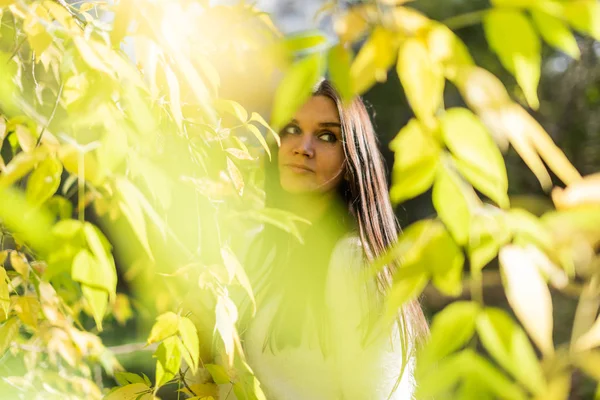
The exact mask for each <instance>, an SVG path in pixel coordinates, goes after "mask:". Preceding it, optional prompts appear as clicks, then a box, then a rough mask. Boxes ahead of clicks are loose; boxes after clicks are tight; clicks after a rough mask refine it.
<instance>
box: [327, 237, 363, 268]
mask: <svg viewBox="0 0 600 400" xmlns="http://www.w3.org/2000/svg"><path fill="white" fill-rule="evenodd" d="M349 261H350V262H352V264H353V265H354V264H364V262H365V261H366V255H365V250H364V247H363V244H362V241H361V240H360V237H359V235H358V232H355V231H351V232H348V233H347V234H345V235H344V236H342V237H341V238H340V239H339V240H338V241H337V243H336V244H335V247H334V248H333V252H332V253H331V262H330V265H335V264H339V263H340V262H349Z"/></svg>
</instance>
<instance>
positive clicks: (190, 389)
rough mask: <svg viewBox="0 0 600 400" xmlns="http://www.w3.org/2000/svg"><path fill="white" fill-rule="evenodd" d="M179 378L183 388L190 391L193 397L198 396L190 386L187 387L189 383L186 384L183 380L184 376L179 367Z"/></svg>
mask: <svg viewBox="0 0 600 400" xmlns="http://www.w3.org/2000/svg"><path fill="white" fill-rule="evenodd" d="M179 378H181V382H183V385H184V386H185V388H186V389H187V390H189V391H190V393H191V394H192V396H193V397H196V396H198V395H197V394H196V393H194V391H193V390H192V388H191V387H189V385H188V384H187V382H186V380H185V376H183V371H182V370H181V369H180V370H179Z"/></svg>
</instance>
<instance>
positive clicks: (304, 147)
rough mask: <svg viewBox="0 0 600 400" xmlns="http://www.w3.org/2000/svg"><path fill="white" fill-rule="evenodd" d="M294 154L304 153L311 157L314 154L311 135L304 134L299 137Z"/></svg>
mask: <svg viewBox="0 0 600 400" xmlns="http://www.w3.org/2000/svg"><path fill="white" fill-rule="evenodd" d="M294 154H299V155H303V156H306V157H309V158H311V157H313V156H314V154H315V152H314V145H313V140H312V137H311V136H310V135H302V136H300V137H299V138H298V141H297V142H296V146H294Z"/></svg>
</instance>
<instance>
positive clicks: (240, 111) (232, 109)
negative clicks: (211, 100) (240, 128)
mask: <svg viewBox="0 0 600 400" xmlns="http://www.w3.org/2000/svg"><path fill="white" fill-rule="evenodd" d="M215 108H216V109H217V111H219V112H221V113H227V114H230V115H233V116H234V117H236V118H237V119H238V121H239V122H241V123H243V124H245V123H246V122H248V112H247V111H246V109H245V108H244V107H243V106H242V105H241V104H239V103H237V102H235V101H232V100H225V99H218V100H217V101H216V102H215Z"/></svg>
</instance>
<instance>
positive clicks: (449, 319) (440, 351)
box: [418, 301, 481, 370]
mask: <svg viewBox="0 0 600 400" xmlns="http://www.w3.org/2000/svg"><path fill="white" fill-rule="evenodd" d="M480 312H481V307H480V306H479V304H477V303H475V302H471V301H456V302H454V303H451V304H450V305H448V306H447V307H445V308H444V309H443V310H442V311H440V312H439V313H437V314H436V315H435V317H434V318H433V321H432V323H431V336H430V337H429V340H428V341H427V344H426V345H425V346H424V347H423V349H422V350H421V352H420V354H419V355H418V367H419V368H422V369H424V370H427V369H429V368H430V367H431V366H432V365H435V363H436V362H437V361H439V360H441V359H443V358H444V357H446V356H447V355H449V354H451V353H453V352H455V351H457V350H458V349H460V348H461V347H463V346H464V345H465V344H467V343H468V341H469V340H470V339H471V338H472V337H473V334H474V333H475V321H476V320H477V316H478V315H479V313H480Z"/></svg>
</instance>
